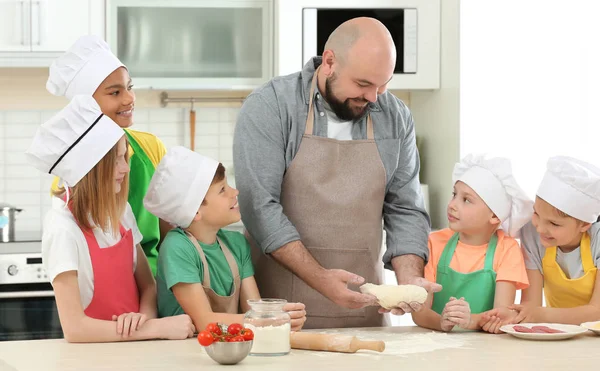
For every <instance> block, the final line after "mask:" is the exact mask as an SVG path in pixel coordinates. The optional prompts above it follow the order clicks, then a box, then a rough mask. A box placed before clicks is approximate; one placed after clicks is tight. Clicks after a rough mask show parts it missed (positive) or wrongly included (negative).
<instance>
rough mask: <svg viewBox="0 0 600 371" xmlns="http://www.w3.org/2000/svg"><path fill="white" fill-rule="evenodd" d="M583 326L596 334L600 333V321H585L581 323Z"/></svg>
mask: <svg viewBox="0 0 600 371" xmlns="http://www.w3.org/2000/svg"><path fill="white" fill-rule="evenodd" d="M581 327H583V328H586V329H588V330H590V331H592V332H593V333H595V334H596V335H600V321H596V322H584V323H582V324H581Z"/></svg>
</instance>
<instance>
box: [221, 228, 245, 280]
mask: <svg viewBox="0 0 600 371" xmlns="http://www.w3.org/2000/svg"><path fill="white" fill-rule="evenodd" d="M217 241H219V246H221V250H222V251H223V255H225V260H227V264H229V269H230V270H231V274H232V278H233V279H234V281H235V278H236V277H239V276H240V269H239V268H238V265H237V262H236V261H235V258H234V257H233V254H232V253H231V250H229V247H227V245H225V242H223V240H222V239H220V238H219V237H217Z"/></svg>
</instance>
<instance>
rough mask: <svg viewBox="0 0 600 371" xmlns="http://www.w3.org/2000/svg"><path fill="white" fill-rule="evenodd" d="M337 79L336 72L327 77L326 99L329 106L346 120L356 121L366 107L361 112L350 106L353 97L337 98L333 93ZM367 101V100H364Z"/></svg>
mask: <svg viewBox="0 0 600 371" xmlns="http://www.w3.org/2000/svg"><path fill="white" fill-rule="evenodd" d="M335 80H336V76H335V74H333V75H331V77H328V78H327V79H325V100H326V101H327V103H328V104H329V107H330V108H331V110H332V111H333V113H335V115H336V116H337V117H338V118H339V119H340V120H344V121H354V120H355V119H357V118H359V117H361V116H362V115H363V114H364V112H365V109H364V108H363V109H361V110H360V111H359V112H357V111H355V110H353V109H352V107H351V106H350V102H351V99H350V98H347V99H346V100H345V101H343V102H342V101H341V100H339V99H337V97H336V96H335V94H334V93H333V83H334V82H335ZM364 102H365V103H366V101H364Z"/></svg>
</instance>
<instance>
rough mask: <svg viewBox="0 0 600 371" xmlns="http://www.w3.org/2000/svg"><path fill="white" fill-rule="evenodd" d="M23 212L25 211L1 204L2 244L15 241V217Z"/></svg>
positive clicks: (0, 228)
mask: <svg viewBox="0 0 600 371" xmlns="http://www.w3.org/2000/svg"><path fill="white" fill-rule="evenodd" d="M21 211H23V209H17V208H16V207H14V206H11V205H9V204H5V203H0V242H13V241H14V240H15V216H16V214H17V213H20V212H21Z"/></svg>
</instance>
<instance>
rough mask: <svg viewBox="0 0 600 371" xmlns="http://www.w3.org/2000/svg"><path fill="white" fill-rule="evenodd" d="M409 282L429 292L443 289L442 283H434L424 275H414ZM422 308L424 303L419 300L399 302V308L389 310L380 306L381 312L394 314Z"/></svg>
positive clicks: (399, 314)
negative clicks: (418, 301)
mask: <svg viewBox="0 0 600 371" xmlns="http://www.w3.org/2000/svg"><path fill="white" fill-rule="evenodd" d="M407 284H409V285H416V286H421V287H423V288H424V289H425V290H427V292H428V293H434V292H439V291H441V290H442V285H439V284H437V283H433V282H429V281H427V280H426V279H425V278H423V277H413V278H411V279H410V280H409V281H408V283H407ZM421 309H423V304H421V303H417V302H411V303H399V304H398V308H393V309H391V310H388V309H385V308H380V309H379V313H381V314H383V313H392V314H393V315H396V316H401V315H403V314H406V313H414V312H418V311H420V310H421Z"/></svg>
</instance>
